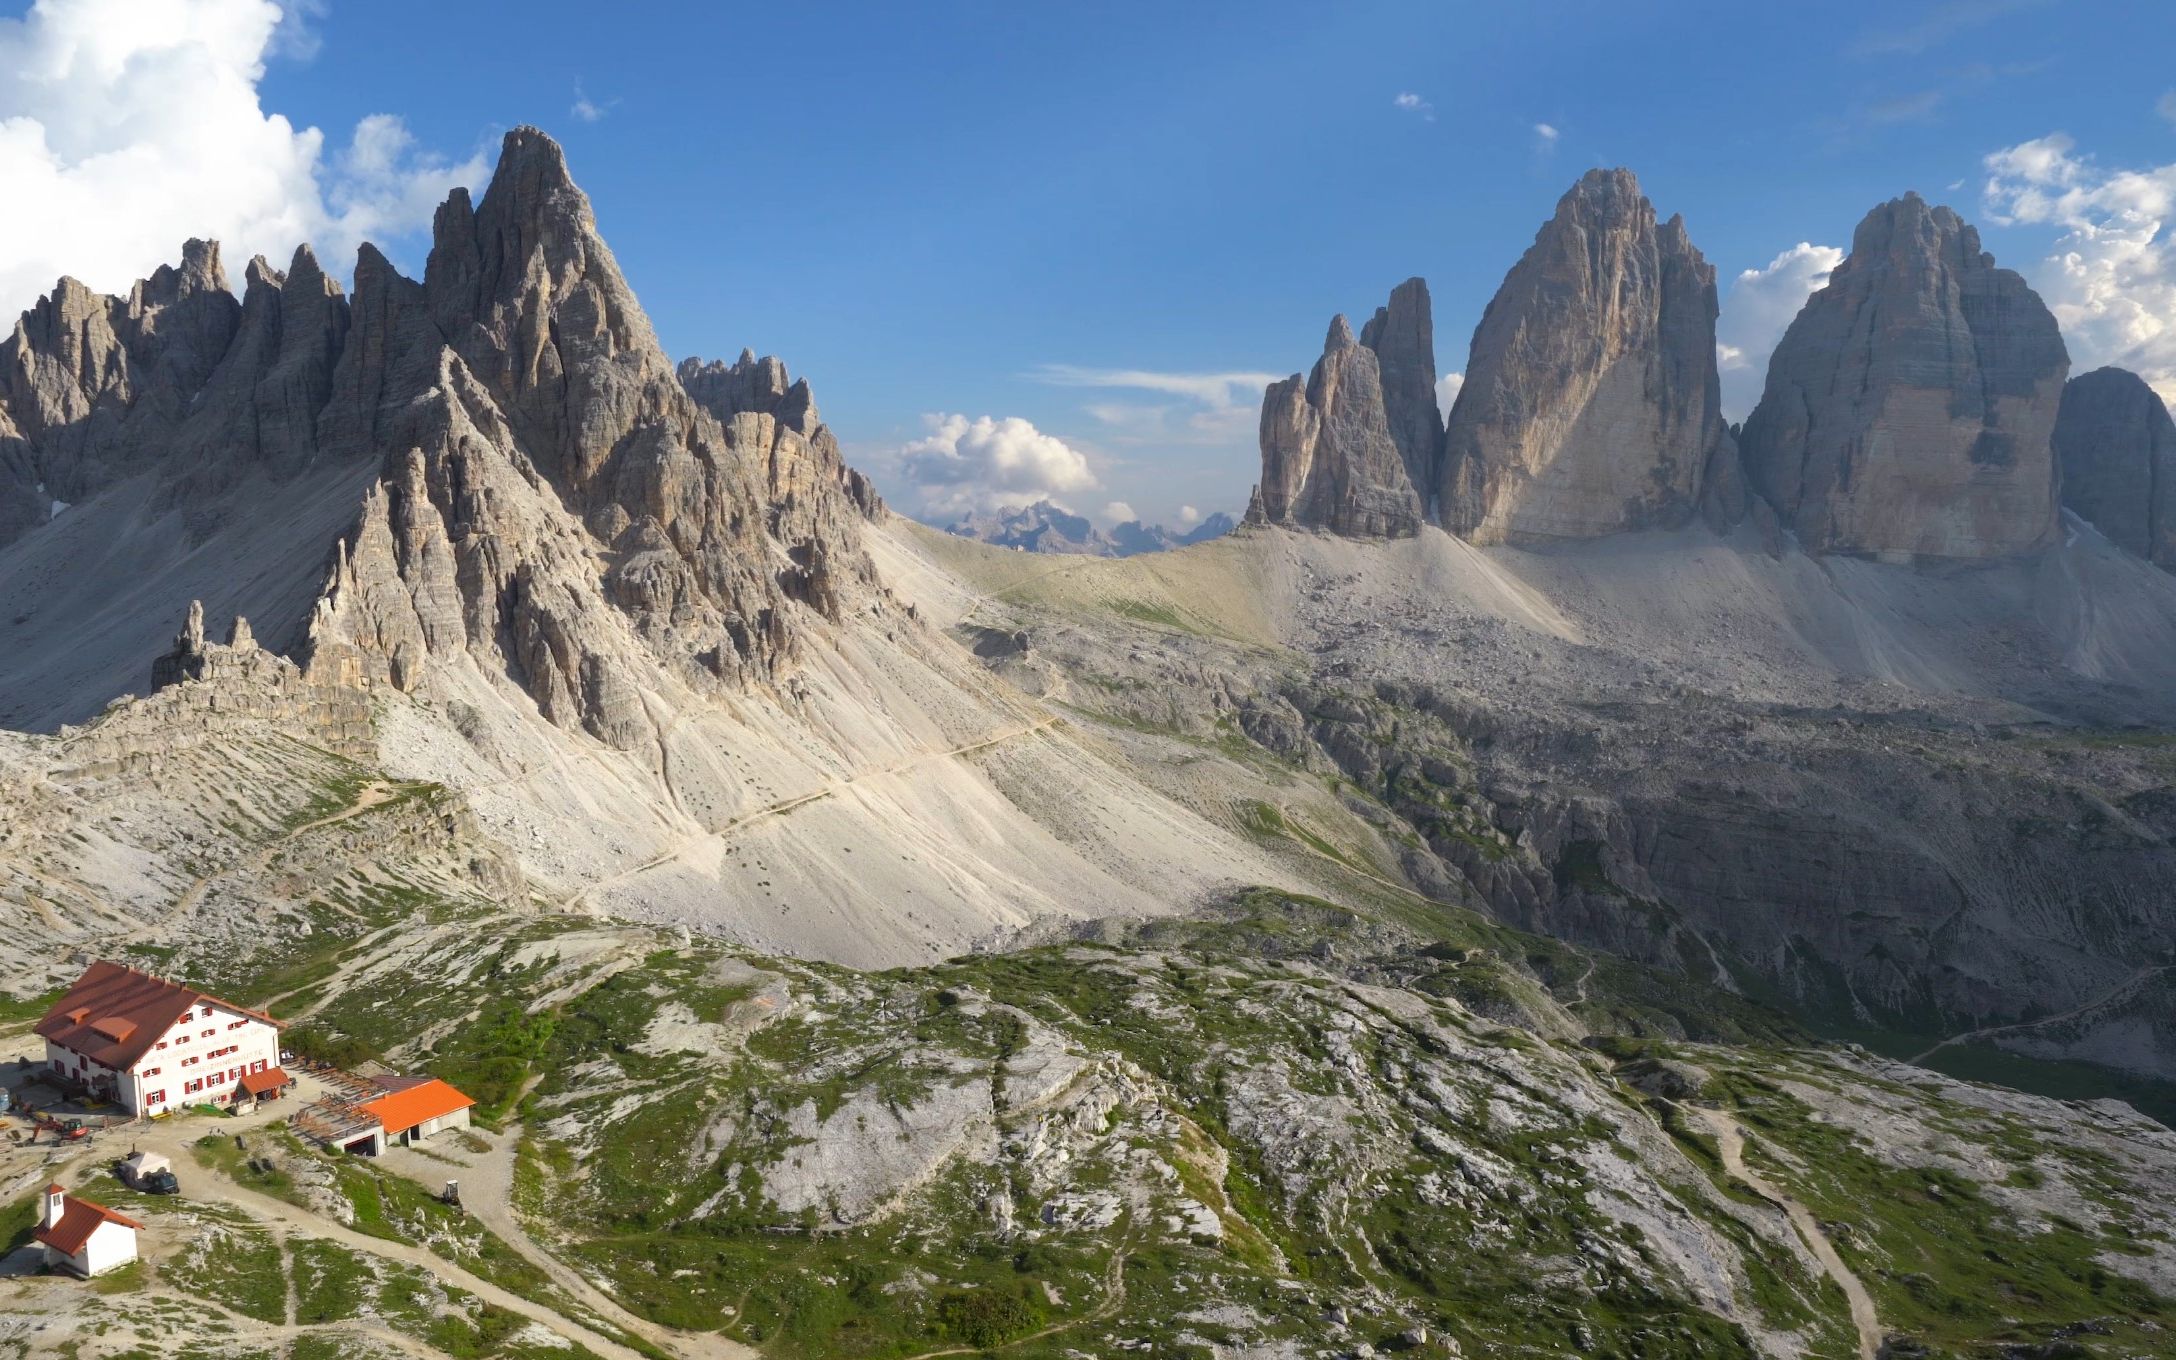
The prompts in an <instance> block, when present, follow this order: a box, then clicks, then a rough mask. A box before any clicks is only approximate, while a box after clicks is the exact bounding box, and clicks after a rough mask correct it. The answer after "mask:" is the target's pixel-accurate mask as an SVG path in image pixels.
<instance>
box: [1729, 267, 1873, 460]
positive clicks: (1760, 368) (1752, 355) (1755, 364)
mask: <svg viewBox="0 0 2176 1360" xmlns="http://www.w3.org/2000/svg"><path fill="white" fill-rule="evenodd" d="M1843 260H1844V252H1843V251H1842V250H1840V249H1838V248H1837V247H1835V246H1817V245H1814V244H1813V243H1812V242H1810V241H1800V242H1799V243H1798V244H1797V245H1795V246H1792V247H1791V248H1790V249H1789V250H1786V251H1784V252H1783V253H1782V254H1780V255H1778V256H1776V257H1775V258H1774V259H1772V260H1770V261H1769V262H1768V263H1767V264H1766V265H1765V266H1763V267H1762V268H1759V269H1747V270H1742V271H1740V272H1739V274H1738V277H1737V278H1735V279H1733V280H1732V281H1731V284H1730V292H1729V294H1728V295H1727V296H1725V297H1724V298H1723V305H1722V315H1721V316H1720V317H1719V318H1717V320H1716V323H1715V367H1716V369H1717V370H1718V372H1719V373H1720V376H1721V379H1722V388H1723V393H1722V395H1723V414H1724V415H1725V416H1726V417H1728V418H1729V419H1731V420H1743V419H1745V418H1746V417H1747V416H1748V415H1751V414H1752V412H1753V406H1754V404H1755V403H1756V402H1758V401H1759V400H1760V391H1761V386H1762V385H1763V384H1764V383H1765V382H1766V381H1767V378H1768V355H1769V352H1770V351H1772V350H1773V349H1775V347H1776V342H1777V341H1778V340H1781V339H1782V338H1783V332H1784V331H1785V330H1787V329H1789V327H1790V324H1791V320H1792V318H1794V317H1796V316H1797V315H1798V309H1799V308H1801V307H1803V306H1805V305H1806V297H1807V295H1808V294H1810V293H1812V292H1813V291H1814V290H1815V289H1816V288H1819V287H1821V286H1822V285H1823V284H1825V283H1827V282H1828V276H1829V271H1831V270H1833V269H1834V268H1835V267H1836V266H1837V265H1839V264H1842V263H1843Z"/></svg>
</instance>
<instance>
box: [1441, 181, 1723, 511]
mask: <svg viewBox="0 0 2176 1360" xmlns="http://www.w3.org/2000/svg"><path fill="white" fill-rule="evenodd" d="M1715 317H1716V298H1715V270H1714V267H1713V266H1711V265H1709V264H1708V262H1707V261H1706V260H1705V259H1703V258H1702V257H1701V254H1700V252H1699V251H1698V250H1696V249H1695V248H1694V247H1693V244H1692V241H1691V238H1690V237H1689V236H1688V234H1687V233H1686V231H1685V226H1684V222H1683V220H1682V219H1680V218H1675V217H1673V218H1671V219H1670V220H1669V221H1668V222H1664V223H1659V224H1658V223H1657V221H1656V218H1655V210H1654V206H1653V205H1652V204H1651V203H1649V202H1648V201H1647V199H1646V198H1645V197H1644V196H1643V195H1642V194H1641V193H1640V186H1639V180H1638V179H1637V178H1635V177H1634V176H1633V174H1632V172H1631V171H1629V170H1623V169H1618V170H1590V171H1588V172H1587V173H1586V175H1585V176H1583V177H1582V178H1581V179H1580V181H1579V182H1578V183H1577V184H1575V185H1573V186H1572V188H1571V189H1570V190H1569V191H1568V192H1567V193H1566V194H1565V195H1564V196H1563V198H1562V199H1560V200H1559V201H1558V203H1557V206H1556V213H1555V215H1554V216H1552V217H1551V218H1550V219H1549V221H1547V222H1546V223H1544V224H1543V225H1542V228H1541V230H1540V232H1539V233H1538V234H1537V235H1536V236H1535V238H1534V244H1533V245H1532V246H1531V247H1530V248H1529V249H1528V250H1527V252H1526V254H1525V256H1524V257H1523V258H1522V259H1520V261H1519V262H1518V264H1516V265H1514V266H1513V267H1512V269H1511V272H1510V273H1509V274H1508V275H1506V276H1505V278H1504V282H1503V286H1502V287H1501V288H1499V289H1498V290H1497V292H1496V296H1495V298H1494V299H1492V300H1491V301H1490V303H1489V305H1488V310H1487V311H1486V312H1485V313H1483V315H1482V317H1481V324H1480V325H1479V326H1478V327H1476V328H1475V330H1474V335H1473V349H1472V354H1471V357H1470V358H1469V359H1468V360H1467V364H1466V380H1465V385H1464V386H1463V387H1462V388H1461V389H1460V391H1459V396H1458V402H1457V405H1456V406H1455V407H1454V408H1453V409H1452V411H1451V414H1450V420H1449V423H1448V429H1447V430H1446V433H1445V454H1444V462H1443V471H1442V474H1441V479H1440V491H1439V495H1440V497H1441V502H1442V515H1443V519H1444V522H1445V525H1446V527H1449V528H1451V529H1454V530H1455V531H1457V532H1459V533H1461V534H1464V535H1466V536H1468V537H1470V538H1472V539H1473V540H1474V541H1475V542H1480V543H1495V542H1506V541H1509V542H1549V541H1555V540H1562V539H1579V538H1592V537H1596V536H1599V535H1604V534H1611V533H1617V532H1621V531H1624V530H1631V529H1646V528H1658V527H1659V528H1668V527H1675V526H1677V525H1680V524H1683V523H1684V522H1686V520H1688V519H1689V518H1690V517H1691V516H1692V514H1693V512H1694V510H1695V509H1696V508H1697V506H1698V504H1699V502H1700V499H1701V495H1702V490H1703V487H1704V484H1705V482H1706V480H1707V475H1708V468H1709V465H1710V463H1711V461H1713V460H1714V459H1716V458H1717V457H1718V456H1719V455H1720V454H1721V453H1722V452H1723V450H1724V446H1725V444H1726V442H1727V441H1728V439H1729V432H1728V430H1727V429H1726V428H1725V426H1724V424H1723V419H1722V411H1721V405H1720V395H1719V388H1718V383H1717V378H1716V371H1715Z"/></svg>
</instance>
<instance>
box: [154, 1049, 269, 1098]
mask: <svg viewBox="0 0 2176 1360" xmlns="http://www.w3.org/2000/svg"><path fill="white" fill-rule="evenodd" d="M189 1061H191V1062H195V1061H196V1059H194V1058H191V1059H189ZM271 1065H272V1064H271V1061H270V1060H269V1059H266V1058H259V1059H258V1060H257V1061H255V1062H253V1063H251V1064H250V1065H249V1066H248V1067H247V1068H246V1069H244V1068H240V1067H230V1068H228V1069H227V1074H226V1075H225V1076H224V1077H222V1076H220V1075H219V1073H217V1072H213V1073H211V1074H210V1075H209V1076H203V1077H192V1078H190V1079H189V1080H187V1081H185V1082H183V1083H182V1084H181V1093H182V1094H183V1095H185V1096H193V1095H201V1094H203V1093H204V1092H206V1091H224V1090H226V1089H227V1088H228V1087H230V1086H232V1085H233V1084H234V1083H236V1082H238V1081H240V1080H241V1079H242V1073H243V1072H244V1071H245V1070H246V1071H250V1072H262V1071H264V1070H265V1069H266V1068H268V1067H270V1066H271ZM153 1070H156V1069H153ZM144 1075H146V1076H150V1075H151V1072H150V1071H146V1072H145V1074H144ZM165 1103H166V1091H165V1089H164V1088H163V1087H162V1088H160V1089H159V1090H156V1091H151V1092H148V1093H147V1094H146V1095H145V1096H144V1105H143V1107H144V1109H146V1110H153V1109H156V1108H158V1107H159V1106H161V1105H164V1104H165Z"/></svg>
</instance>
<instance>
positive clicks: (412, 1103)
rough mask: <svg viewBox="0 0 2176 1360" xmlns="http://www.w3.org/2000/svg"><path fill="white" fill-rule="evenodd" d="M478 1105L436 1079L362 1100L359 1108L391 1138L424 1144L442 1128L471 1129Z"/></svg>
mask: <svg viewBox="0 0 2176 1360" xmlns="http://www.w3.org/2000/svg"><path fill="white" fill-rule="evenodd" d="M475 1103H476V1102H475V1101H473V1100H471V1099H469V1098H468V1097H467V1096H465V1095H462V1094H461V1093H460V1092H459V1091H457V1090H455V1089H454V1088H453V1087H451V1086H449V1085H447V1084H446V1083H445V1082H442V1081H440V1080H438V1078H436V1077H432V1078H429V1079H428V1080H425V1081H420V1082H417V1083H415V1084H414V1085H411V1086H403V1087H402V1088H401V1089H400V1090H397V1091H388V1092H387V1093H386V1094H384V1095H382V1096H379V1097H378V1098H377V1099H375V1100H366V1101H361V1102H359V1103H358V1104H357V1105H356V1107H355V1108H356V1109H357V1110H359V1111H361V1112H362V1113H363V1114H366V1115H368V1116H370V1117H371V1118H372V1119H375V1120H377V1121H378V1124H379V1125H380V1127H382V1128H383V1129H384V1130H385V1136H386V1137H387V1138H388V1139H398V1140H399V1141H401V1142H420V1141H421V1140H423V1139H425V1138H428V1137H430V1136H431V1135H432V1134H434V1133H437V1132H439V1131H440V1130H442V1129H457V1128H467V1127H468V1112H469V1108H470V1107H471V1106H473V1105H474V1104H475Z"/></svg>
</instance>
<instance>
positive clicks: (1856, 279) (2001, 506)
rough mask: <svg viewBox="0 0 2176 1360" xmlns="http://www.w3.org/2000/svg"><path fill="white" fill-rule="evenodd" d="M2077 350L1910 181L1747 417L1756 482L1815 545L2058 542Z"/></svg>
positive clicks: (1987, 550)
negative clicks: (2066, 393) (2069, 387)
mask: <svg viewBox="0 0 2176 1360" xmlns="http://www.w3.org/2000/svg"><path fill="white" fill-rule="evenodd" d="M2069 366H2070V360H2069V356H2068V354H2067V352H2066V351H2065V350H2064V348H2063V340H2062V336H2061V334H2060V333H2059V332H2058V331H2057V329H2056V325H2055V318H2054V316H2053V315H2051V314H2050V313H2049V311H2048V309H2047V307H2046V305H2045V304H2043V303H2042V302H2041V300H2040V298H2039V296H2038V295H2037V294H2035V293H2034V292H2033V291H2032V289H2031V288H2029V287H2027V286H2026V284H2025V281H2024V279H2023V278H2021V277H2020V276H2019V275H2017V274H2016V273H2014V272H2012V271H2010V270H2007V269H2000V268H1997V267H1996V265H1995V262H1994V257H1993V256H1991V255H1989V254H1987V253H1986V252H1984V251H1982V250H1981V249H1980V240H1979V233H1978V232H1977V231H1975V230H1974V229H1973V228H1972V227H1971V226H1969V225H1967V224H1966V223H1965V222H1964V221H1963V219H1961V218H1960V217H1958V215H1957V214H1956V213H1955V212H1953V211H1951V210H1950V209H1948V208H1946V207H1935V206H1930V205H1929V204H1928V203H1927V201H1926V200H1925V199H1923V198H1921V197H1920V196H1919V195H1917V194H1906V195H1904V196H1903V197H1901V198H1896V199H1891V200H1890V201H1889V202H1887V203H1883V204H1881V205H1879V206H1878V207H1876V208H1874V209H1873V211H1871V212H1869V213H1868V214H1867V215H1866V218H1865V220H1863V221H1861V222H1860V223H1859V226H1858V229H1857V230H1856V231H1854V232H1853V233H1852V242H1851V254H1850V255H1849V257H1847V258H1846V259H1845V260H1844V262H1843V263H1842V264H1840V265H1838V266H1837V267H1836V269H1835V271H1834V272H1833V273H1832V274H1830V276H1829V281H1828V284H1827V285H1826V286H1825V287H1823V288H1821V289H1819V290H1818V291H1816V292H1815V293H1814V294H1813V296H1812V297H1810V298H1808V299H1807V301H1806V305H1805V307H1804V308H1803V309H1802V310H1801V311H1800V312H1799V314H1798V317H1797V319H1796V320H1794V321H1793V322H1792V323H1791V326H1790V329H1789V330H1787V331H1786V332H1785V333H1784V336H1783V339H1782V341H1781V342H1780V343H1779V344H1778V345H1777V346H1776V350H1775V353H1774V355H1773V356H1772V357H1771V359H1770V360H1769V366H1768V382H1767V387H1766V389H1765V391H1764V392H1763V393H1762V396H1761V400H1760V404H1759V405H1758V406H1756V407H1755V408H1754V411H1753V414H1752V416H1751V417H1750V418H1748V419H1747V421H1746V424H1745V431H1744V437H1743V439H1742V441H1741V442H1742V444H1743V446H1744V461H1745V468H1746V473H1747V476H1748V478H1749V479H1750V481H1751V483H1752V485H1753V487H1754V489H1755V490H1756V491H1758V492H1759V493H1760V495H1761V496H1763V497H1764V498H1765V499H1766V500H1767V501H1768V502H1769V504H1771V505H1772V506H1774V507H1775V510H1776V513H1777V514H1778V515H1779V516H1780V517H1781V519H1782V520H1783V522H1784V523H1785V524H1787V525H1789V526H1790V527H1792V528H1793V529H1795V530H1796V531H1797V533H1798V536H1799V539H1800V542H1801V543H1802V544H1803V545H1804V546H1805V547H1806V548H1807V550H1808V551H1812V552H1851V553H1869V554H1876V555H1886V556H1898V557H1927V558H1948V559H1984V558H1995V557H2006V556H2012V555H2015V554H2018V553H2023V552H2028V551H2031V550H2033V549H2036V548H2038V547H2040V546H2042V545H2044V544H2046V543H2047V542H2048V541H2050V539H2051V537H2052V535H2053V533H2054V530H2055V510H2056V506H2055V502H2056V465H2055V459H2054V454H2053V451H2052V447H2051V443H2050V436H2051V433H2052V431H2053V428H2054V424H2055V418H2056V412H2057V408H2058V406H2059V405H2060V402H2061V398H2062V391H2063V379H2064V376H2065V375H2066V373H2067V372H2068V370H2069Z"/></svg>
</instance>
